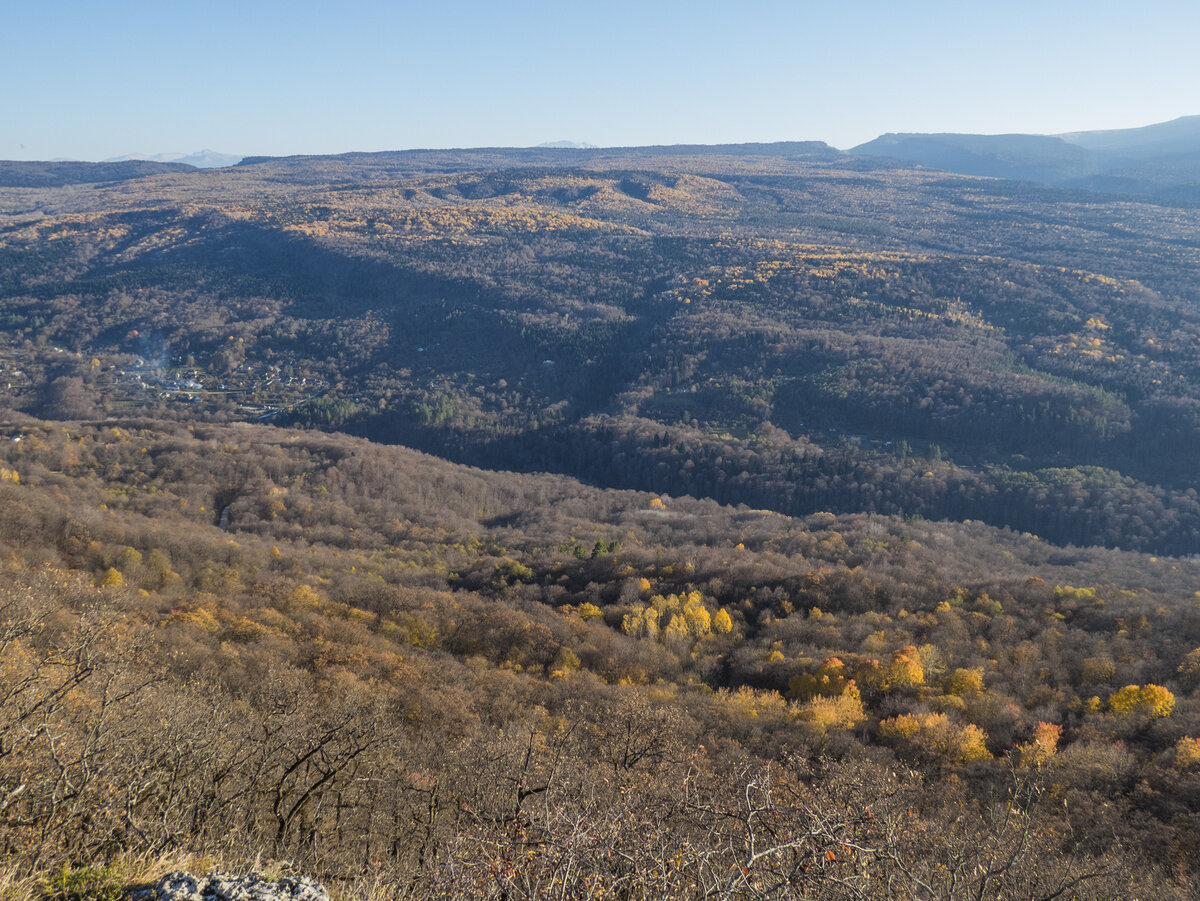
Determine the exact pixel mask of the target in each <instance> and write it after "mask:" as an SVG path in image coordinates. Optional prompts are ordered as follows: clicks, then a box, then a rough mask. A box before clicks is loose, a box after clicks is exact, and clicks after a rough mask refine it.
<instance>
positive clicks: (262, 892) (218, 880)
mask: <svg viewBox="0 0 1200 901" xmlns="http://www.w3.org/2000/svg"><path fill="white" fill-rule="evenodd" d="M138 895H139V896H140V897H138V898H137V901H331V899H330V897H329V892H327V891H326V890H325V887H324V886H323V885H321V883H319V882H317V881H316V880H313V879H307V878H305V877H303V876H283V877H281V878H279V879H272V878H270V877H268V876H263V875H261V874H259V873H251V874H249V875H245V876H230V875H228V874H225V873H209V874H208V875H207V876H193V875H192V874H191V873H185V872H183V871H182V870H179V871H176V872H174V873H168V874H167V875H166V876H163V877H162V878H161V879H160V880H158V882H156V883H155V884H154V887H153V888H152V889H149V890H147V891H144V892H140V893H138Z"/></svg>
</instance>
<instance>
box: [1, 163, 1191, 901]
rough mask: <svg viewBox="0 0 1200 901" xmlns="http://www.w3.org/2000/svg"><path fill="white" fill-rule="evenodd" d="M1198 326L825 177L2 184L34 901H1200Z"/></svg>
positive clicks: (1114, 284)
mask: <svg viewBox="0 0 1200 901" xmlns="http://www.w3.org/2000/svg"><path fill="white" fill-rule="evenodd" d="M106 174H107V175H108V176H110V177H108V178H107V180H105V175H106ZM1197 285H1200V214H1198V213H1197V211H1196V210H1195V209H1194V208H1193V207H1191V206H1188V205H1186V203H1185V202H1184V201H1173V202H1165V201H1156V202H1150V201H1147V200H1137V199H1132V198H1129V197H1116V196H1111V195H1105V194H1101V193H1095V192H1087V191H1082V190H1068V189H1064V188H1055V187H1048V186H1040V185H1033V184H1027V183H1022V182H1013V181H1002V180H995V179H984V178H975V177H969V176H959V175H950V174H947V173H943V172H936V171H931V170H922V169H909V168H904V167H903V166H901V165H900V164H896V163H889V162H886V161H878V160H870V159H864V158H854V157H846V156H842V155H839V154H838V153H837V152H835V151H831V150H829V149H828V148H825V147H823V146H822V145H805V144H791V145H743V146H737V147H715V148H687V147H683V148H641V149H633V150H622V151H619V150H549V149H546V150H531V151H499V150H496V151H459V152H452V151H437V152H433V151H430V152H404V153H388V154H349V155H346V156H343V157H319V158H288V159H267V158H262V159H249V160H245V161H243V163H241V164H239V165H238V166H235V167H232V168H229V169H220V170H204V171H186V169H185V167H171V166H166V167H150V168H145V167H141V168H139V167H124V168H121V169H114V170H111V171H107V170H104V169H103V167H102V166H100V168H97V167H96V166H81V165H77V164H13V163H9V164H5V166H4V167H3V168H0V326H2V328H0V566H2V567H3V571H4V577H3V579H0V894H4V895H6V896H11V897H12V898H13V899H27V898H34V897H40V898H62V899H64V901H65V899H67V898H83V897H104V898H114V899H115V898H120V897H123V896H124V893H125V892H126V891H127V890H128V888H129V887H130V886H132V885H134V884H136V883H138V882H139V881H143V880H149V879H152V878H154V877H156V876H157V875H160V874H161V872H164V871H165V870H166V869H170V868H171V867H172V866H173V865H174V864H176V863H181V864H187V865H190V866H200V865H208V866H217V867H224V868H236V867H240V866H249V865H251V864H255V863H256V862H257V863H258V864H259V865H262V864H263V862H264V861H265V862H266V863H267V865H269V866H274V867H277V868H284V869H281V870H280V872H284V871H285V870H286V868H288V867H291V868H296V869H298V870H300V871H303V872H305V873H308V874H310V875H314V876H316V877H318V878H320V879H322V880H323V881H324V882H325V883H326V884H327V885H329V886H330V887H331V888H332V889H333V890H334V892H335V894H337V896H338V897H342V898H347V899H349V898H412V899H425V898H430V899H431V898H444V897H456V898H494V899H518V898H528V899H533V898H583V897H588V898H620V899H639V898H640V899H651V898H697V899H698V898H738V899H743V898H744V899H751V898H754V899H758V898H780V897H783V898H793V897H794V898H802V897H812V898H847V899H850V898H879V899H883V898H912V899H935V898H936V899H960V898H961V899H967V898H1012V899H1018V898H1020V899H1028V898H1041V899H1047V901H1048V899H1051V898H1076V899H1098V898H1114V897H1130V898H1134V897H1142V898H1151V897H1154V898H1166V899H1169V898H1181V899H1182V898H1190V897H1194V896H1195V894H1196V892H1197V891H1200V557H1198V556H1197V555H1198V554H1200V496H1198V495H1197V490H1198V489H1200V473H1198V470H1197V468H1196V466H1195V463H1194V461H1195V449H1196V448H1197V447H1198V446H1200V289H1198V288H1197Z"/></svg>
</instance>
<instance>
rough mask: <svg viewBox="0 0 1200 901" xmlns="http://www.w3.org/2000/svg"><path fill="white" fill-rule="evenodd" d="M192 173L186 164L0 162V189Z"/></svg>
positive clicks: (193, 168) (55, 186)
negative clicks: (172, 173)
mask: <svg viewBox="0 0 1200 901" xmlns="http://www.w3.org/2000/svg"><path fill="white" fill-rule="evenodd" d="M195 171H196V168H195V167H194V166H189V165H187V164H186V163H160V162H154V161H151V160H124V161H120V162H106V163H85V162H61V161H57V162H39V161H26V160H0V187H4V188H61V187H64V186H66V185H83V184H102V183H104V182H115V181H128V180H129V179H132V178H144V177H145V176H147V175H164V174H166V173H170V172H176V173H178V172H195Z"/></svg>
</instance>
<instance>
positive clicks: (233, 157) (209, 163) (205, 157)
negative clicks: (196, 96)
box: [101, 150, 242, 169]
mask: <svg viewBox="0 0 1200 901" xmlns="http://www.w3.org/2000/svg"><path fill="white" fill-rule="evenodd" d="M241 159H242V157H241V156H240V155H239V154H235V153H220V152H218V151H216V150H197V151H196V152H195V153H149V154H147V153H127V154H125V155H124V156H112V157H109V158H108V159H105V160H101V162H104V163H123V162H126V161H128V160H149V161H150V162H154V163H183V164H184V165H186V166H195V167H196V168H197V169H219V168H222V167H224V166H233V165H236V164H237V163H238V162H239V161H240V160H241Z"/></svg>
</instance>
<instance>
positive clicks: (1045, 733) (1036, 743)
mask: <svg viewBox="0 0 1200 901" xmlns="http://www.w3.org/2000/svg"><path fill="white" fill-rule="evenodd" d="M1061 736H1062V726H1058V725H1055V724H1054V723H1041V722H1039V723H1038V724H1037V728H1036V729H1034V730H1033V738H1031V739H1030V740H1029V741H1027V742H1025V744H1022V745H1018V746H1017V754H1018V757H1019V760H1020V763H1021V766H1026V767H1032V768H1034V769H1040V768H1041V767H1043V766H1045V765H1046V764H1047V763H1048V762H1049V761H1050V758H1051V757H1053V756H1054V755H1055V754H1057V753H1058V740H1059V738H1060V737H1061Z"/></svg>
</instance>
